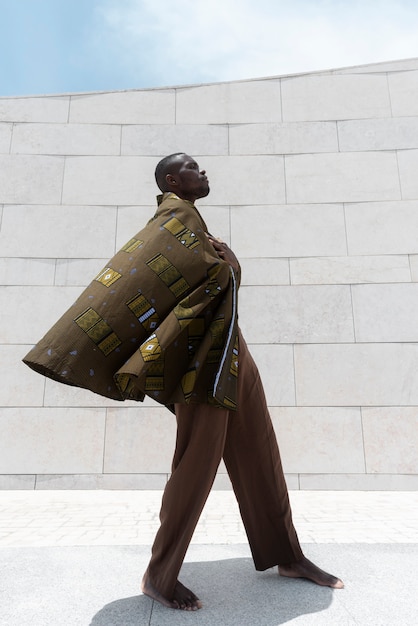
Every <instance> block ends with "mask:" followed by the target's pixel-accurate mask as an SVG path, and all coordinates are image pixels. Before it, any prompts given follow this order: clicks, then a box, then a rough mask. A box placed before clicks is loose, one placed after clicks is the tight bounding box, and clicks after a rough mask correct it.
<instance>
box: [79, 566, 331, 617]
mask: <svg viewBox="0 0 418 626" xmlns="http://www.w3.org/2000/svg"><path fill="white" fill-rule="evenodd" d="M181 578H182V582H183V583H184V584H186V585H187V586H189V587H191V588H192V587H193V588H195V587H196V584H197V585H198V586H199V588H201V589H204V590H205V591H204V594H200V595H201V596H202V601H203V608H202V609H201V610H200V611H196V612H194V613H193V615H191V614H190V613H189V612H187V613H185V612H184V611H176V610H173V609H167V608H165V607H163V606H161V605H159V604H158V603H155V602H153V601H152V600H151V599H150V598H147V597H145V596H139V597H138V596H136V597H135V596H134V597H131V598H123V599H120V600H116V601H115V602H111V603H109V604H107V605H106V606H104V607H103V609H102V610H101V611H99V612H98V613H97V614H96V615H95V616H94V618H93V620H92V621H91V624H90V626H116V625H118V626H119V625H120V626H122V625H123V626H138V624H141V626H142V624H144V625H145V624H148V623H149V624H150V625H153V626H157V625H158V626H163V625H164V626H165V625H167V626H175V625H176V624H185V623H190V622H191V620H193V624H196V625H199V626H201V625H203V624H207V625H212V626H214V625H222V626H232V625H234V626H238V625H239V626H244V625H248V626H252V625H254V626H255V625H257V626H277V625H278V624H284V623H286V622H290V621H291V620H293V619H294V618H295V617H297V616H299V615H307V614H311V613H316V612H318V611H324V610H325V609H326V608H327V607H328V606H329V605H330V604H331V601H332V594H333V591H332V590H331V589H329V588H321V589H318V587H316V586H314V585H312V584H311V583H308V582H305V581H295V580H290V579H285V578H280V577H279V576H278V575H277V571H276V572H275V571H274V570H269V571H268V572H259V573H255V572H254V566H253V563H252V560H251V559H249V558H240V559H227V560H221V561H212V562H201V563H186V564H185V565H184V566H183V570H182V577H181ZM193 581H195V584H193ZM148 614H149V615H150V620H149V622H148V621H142V622H139V621H138V617H139V615H141V616H142V619H147V617H148Z"/></svg>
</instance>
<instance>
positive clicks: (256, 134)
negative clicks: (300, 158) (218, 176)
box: [229, 122, 338, 154]
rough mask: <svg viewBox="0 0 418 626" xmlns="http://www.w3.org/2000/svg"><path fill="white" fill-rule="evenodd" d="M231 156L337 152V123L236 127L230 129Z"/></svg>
mask: <svg viewBox="0 0 418 626" xmlns="http://www.w3.org/2000/svg"><path fill="white" fill-rule="evenodd" d="M229 146H230V148H229V149H230V154H295V153H296V154H297V153H304V152H309V153H311V152H338V138H337V126H336V123H335V122H283V123H281V124H237V125H232V126H230V128H229Z"/></svg>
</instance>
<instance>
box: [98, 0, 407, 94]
mask: <svg viewBox="0 0 418 626" xmlns="http://www.w3.org/2000/svg"><path fill="white" fill-rule="evenodd" d="M99 11H100V15H101V19H102V24H103V26H104V33H103V38H102V42H104V41H106V45H111V47H112V54H113V55H116V56H117V57H118V58H119V63H120V64H121V65H123V67H124V69H125V72H128V73H129V74H130V75H132V78H133V79H134V80H135V86H137V84H138V81H142V86H153V85H175V84H183V83H196V82H207V81H222V80H233V79H240V78H254V77H259V76H272V75H279V74H286V73H292V72H302V71H308V70H319V69H328V68H333V67H340V66H345V65H356V64H361V63H369V62H376V61H386V60H392V59H401V58H407V57H415V56H418V6H417V5H416V4H415V2H414V1H413V0H410V1H409V0H375V1H369V2H367V1H363V2H361V1H360V0H352V1H351V2H350V1H338V0H335V1H331V0H318V1H317V2H310V1H309V0H257V2H254V1H251V0H211V1H210V2H203V1H202V2H200V1H199V0H177V1H175V0H159V2H156V1H155V0H106V1H105V2H104V3H102V4H101V8H100V9H99Z"/></svg>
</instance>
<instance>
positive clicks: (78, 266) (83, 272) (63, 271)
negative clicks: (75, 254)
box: [54, 248, 112, 287]
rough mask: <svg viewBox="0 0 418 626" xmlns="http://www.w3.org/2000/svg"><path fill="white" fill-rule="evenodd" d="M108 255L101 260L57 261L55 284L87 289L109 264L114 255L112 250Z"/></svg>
mask: <svg viewBox="0 0 418 626" xmlns="http://www.w3.org/2000/svg"><path fill="white" fill-rule="evenodd" d="M69 251H70V250H69ZM108 253H109V254H108V256H107V257H106V258H101V259H57V260H56V269H55V280H54V284H55V285H59V286H65V287H68V286H71V285H76V286H79V287H87V285H89V284H90V282H91V281H92V279H93V278H94V277H95V276H97V274H98V273H99V272H100V271H101V270H102V268H103V267H104V266H105V265H106V263H107V262H108V260H109V256H111V254H112V250H111V249H110V248H109V250H108Z"/></svg>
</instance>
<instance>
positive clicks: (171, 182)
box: [165, 174, 177, 186]
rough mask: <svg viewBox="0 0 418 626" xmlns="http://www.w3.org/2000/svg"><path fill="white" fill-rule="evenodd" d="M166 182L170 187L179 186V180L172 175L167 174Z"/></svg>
mask: <svg viewBox="0 0 418 626" xmlns="http://www.w3.org/2000/svg"><path fill="white" fill-rule="evenodd" d="M165 180H166V182H167V183H168V184H169V185H174V186H175V185H177V180H176V179H175V178H174V176H172V175H171V174H167V175H166V177H165Z"/></svg>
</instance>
